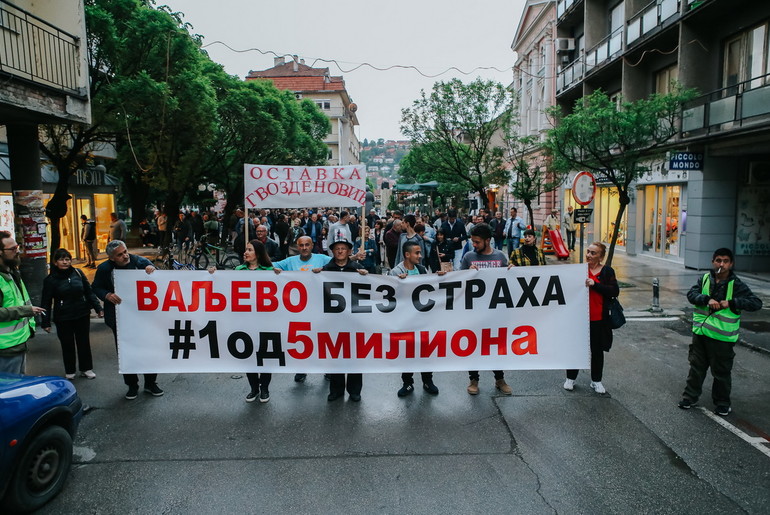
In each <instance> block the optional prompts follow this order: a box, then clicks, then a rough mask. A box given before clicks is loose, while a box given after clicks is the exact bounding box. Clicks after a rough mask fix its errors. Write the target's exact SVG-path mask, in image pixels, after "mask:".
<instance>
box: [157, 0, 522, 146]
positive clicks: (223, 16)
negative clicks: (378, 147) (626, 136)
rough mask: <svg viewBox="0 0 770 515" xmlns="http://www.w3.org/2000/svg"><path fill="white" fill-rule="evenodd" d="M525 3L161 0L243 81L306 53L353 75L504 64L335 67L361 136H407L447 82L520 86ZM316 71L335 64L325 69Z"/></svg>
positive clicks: (489, 0) (308, 57)
mask: <svg viewBox="0 0 770 515" xmlns="http://www.w3.org/2000/svg"><path fill="white" fill-rule="evenodd" d="M524 1H525V0H476V1H470V2H469V1H462V0H384V1H380V2H371V1H366V0H328V1H326V2H318V1H311V0H165V1H164V0H158V2H157V4H158V5H163V4H165V5H168V6H169V7H170V8H171V9H172V10H174V11H179V12H182V13H184V15H185V16H184V19H185V21H187V22H188V23H190V24H191V25H192V26H193V28H192V32H193V33H197V34H200V35H202V36H203V37H204V45H210V46H207V47H206V50H207V51H208V52H209V55H210V56H211V58H212V59H213V60H214V61H216V62H218V63H221V64H222V65H224V67H225V70H226V71H227V72H228V73H230V74H233V75H237V76H239V77H241V78H243V77H245V76H246V75H247V74H248V72H249V70H264V69H267V68H271V67H272V66H273V56H272V55H262V54H260V53H259V52H257V51H246V52H235V51H233V50H230V49H228V48H226V47H224V46H222V45H220V44H212V43H214V42H215V41H221V42H223V43H226V44H227V45H228V46H230V47H232V48H234V49H236V50H246V49H249V48H259V49H260V50H262V51H268V50H272V51H274V52H277V53H279V54H289V55H291V54H297V55H298V56H299V57H300V58H304V59H305V64H308V65H312V64H313V60H314V59H316V58H323V59H334V60H336V61H338V62H339V63H340V65H341V66H342V68H343V69H345V70H350V69H351V68H353V67H355V66H356V65H358V64H360V63H364V62H368V63H371V64H373V65H375V66H378V67H386V66H391V65H414V66H416V67H418V68H419V69H420V70H421V71H422V72H424V73H426V74H428V75H433V74H437V73H440V72H442V71H444V70H445V69H447V68H449V67H451V66H455V67H457V68H460V69H461V70H463V71H465V72H468V71H470V70H471V69H473V68H476V67H496V68H499V69H501V70H505V71H503V72H497V71H494V70H486V71H484V70H481V71H474V72H473V73H472V74H470V75H461V74H459V73H457V72H456V71H451V72H449V73H446V74H444V75H441V76H440V77H436V78H426V77H422V76H421V75H419V74H418V73H417V72H415V71H414V70H400V69H394V70H389V71H375V70H372V69H370V68H365V67H364V68H360V69H358V70H356V71H349V72H344V71H341V70H340V69H338V68H337V67H336V66H335V65H334V64H333V63H330V64H328V67H329V69H330V72H331V74H332V75H342V76H343V77H344V78H345V85H346V87H347V90H348V93H349V94H350V96H351V98H352V99H353V101H354V102H355V103H356V104H357V105H358V112H357V114H358V120H359V123H360V125H359V127H358V128H357V135H358V137H359V139H360V140H361V141H363V140H364V138H368V139H376V138H385V139H399V138H401V133H400V130H399V120H400V118H401V109H402V108H404V107H408V106H409V105H411V103H412V101H413V100H415V99H417V98H418V96H419V93H420V89H425V90H430V88H431V87H432V85H433V84H434V83H435V82H436V81H438V80H449V79H451V78H453V77H458V78H461V79H462V80H463V81H464V82H468V81H470V80H473V79H474V78H476V77H478V76H481V77H483V78H488V79H493V80H496V81H499V82H501V83H503V84H505V85H506V86H507V85H508V84H510V82H511V80H512V73H511V71H510V69H511V67H512V66H513V64H514V61H515V55H514V53H513V52H512V51H511V41H513V36H514V33H515V31H516V27H517V25H518V21H519V17H520V16H521V10H522V8H523V6H524ZM315 66H316V67H319V68H321V67H326V66H327V65H326V64H325V63H321V62H318V63H316V65H315Z"/></svg>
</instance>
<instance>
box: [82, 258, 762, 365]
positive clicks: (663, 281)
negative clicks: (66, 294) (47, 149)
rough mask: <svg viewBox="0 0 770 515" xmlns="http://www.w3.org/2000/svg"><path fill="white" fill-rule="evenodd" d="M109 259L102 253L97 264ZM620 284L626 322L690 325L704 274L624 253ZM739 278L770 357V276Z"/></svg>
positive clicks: (746, 338)
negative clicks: (656, 308) (754, 305)
mask: <svg viewBox="0 0 770 515" xmlns="http://www.w3.org/2000/svg"><path fill="white" fill-rule="evenodd" d="M128 251H129V252H130V253H131V254H137V255H140V256H143V257H146V258H147V259H149V260H150V261H152V260H153V259H154V258H155V256H156V255H157V249H155V248H150V247H146V248H142V247H138V248H137V247H134V248H130V249H128ZM578 256H579V255H578V253H577V251H576V252H573V253H572V255H571V256H570V260H569V261H557V260H556V258H555V257H553V256H549V257H548V260H549V265H555V266H558V265H559V264H566V263H578V262H579V257H578ZM106 259H107V256H106V254H104V252H102V253H101V254H100V255H99V260H98V261H97V264H98V263H101V262H103V261H105V260H106ZM83 263H84V262H82V261H76V262H75V266H77V267H78V268H80V269H81V270H82V271H83V272H84V273H85V275H86V277H88V279H89V280H90V281H93V278H94V272H95V270H94V269H91V268H83ZM612 268H614V269H615V273H616V274H617V278H618V281H619V282H620V283H621V290H620V297H619V298H620V302H621V304H623V308H624V311H625V315H626V318H632V319H639V318H650V319H654V318H670V317H678V318H681V319H683V320H684V321H686V322H688V323H689V321H690V319H691V315H692V305H691V304H690V303H689V302H688V301H687V292H688V290H689V289H690V288H691V287H692V286H693V285H694V284H695V283H696V282H697V280H698V278H699V277H701V276H702V275H703V274H704V273H705V270H692V269H688V268H685V267H684V265H683V264H682V263H678V262H675V261H669V260H665V259H659V258H654V257H648V256H628V255H627V254H626V253H625V252H622V251H621V252H616V253H615V255H614V256H613V260H612ZM736 273H737V274H738V276H739V277H740V278H741V279H742V280H743V281H744V282H745V283H746V284H747V285H748V286H749V287H750V288H751V290H752V291H753V292H754V294H755V295H757V296H758V297H759V298H760V299H762V302H763V303H764V307H763V308H762V309H761V310H759V311H757V312H755V313H744V314H743V315H742V319H741V340H740V342H739V343H740V344H741V345H744V346H746V347H749V348H751V349H754V350H757V351H760V352H766V353H770V273H762V274H756V273H754V274H745V273H743V272H741V270H740V267H739V268H738V269H737V270H736ZM656 277H657V278H658V280H659V284H660V291H659V295H660V298H659V303H660V308H661V311H660V312H653V311H652V291H653V288H652V281H653V279H654V278H656Z"/></svg>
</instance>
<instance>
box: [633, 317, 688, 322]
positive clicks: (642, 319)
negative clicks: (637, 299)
mask: <svg viewBox="0 0 770 515" xmlns="http://www.w3.org/2000/svg"><path fill="white" fill-rule="evenodd" d="M674 320H679V317H638V318H631V317H626V322H673V321H674Z"/></svg>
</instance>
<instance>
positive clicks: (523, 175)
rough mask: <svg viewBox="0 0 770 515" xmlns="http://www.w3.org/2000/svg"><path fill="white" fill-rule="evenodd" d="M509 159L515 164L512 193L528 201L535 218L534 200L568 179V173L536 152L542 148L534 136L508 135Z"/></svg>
mask: <svg viewBox="0 0 770 515" xmlns="http://www.w3.org/2000/svg"><path fill="white" fill-rule="evenodd" d="M505 141H506V143H507V145H508V151H507V153H508V159H509V161H510V163H511V183H510V186H509V191H510V193H511V194H512V195H513V196H514V197H515V198H517V199H519V200H521V201H522V202H523V203H524V206H525V207H526V208H527V213H528V215H529V218H528V220H530V221H532V220H534V216H533V212H532V201H534V200H536V199H537V198H538V197H539V196H540V195H541V194H543V193H548V192H551V191H554V190H556V189H557V188H558V187H559V185H561V184H562V183H563V182H564V178H565V177H566V172H564V171H561V170H556V169H549V167H548V162H547V160H546V159H544V156H542V155H541V154H539V153H536V152H535V151H536V150H537V149H538V148H539V146H538V141H539V140H538V139H537V138H536V137H534V136H525V137H522V138H506V139H505Z"/></svg>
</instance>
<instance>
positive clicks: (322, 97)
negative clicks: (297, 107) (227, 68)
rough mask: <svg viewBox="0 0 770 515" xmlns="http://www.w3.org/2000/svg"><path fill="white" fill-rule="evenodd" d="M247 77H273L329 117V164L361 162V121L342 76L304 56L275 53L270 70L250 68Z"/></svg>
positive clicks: (325, 140) (276, 82) (277, 86)
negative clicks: (315, 65) (287, 57)
mask: <svg viewBox="0 0 770 515" xmlns="http://www.w3.org/2000/svg"><path fill="white" fill-rule="evenodd" d="M246 80H270V81H272V83H273V84H274V85H275V87H276V88H278V89H282V90H289V91H292V92H294V94H295V95H296V96H297V99H302V98H306V99H309V100H312V101H313V102H315V104H316V105H317V106H318V108H319V109H320V110H321V111H323V113H324V114H325V115H326V116H328V117H329V121H330V122H331V131H330V132H329V134H328V135H327V136H326V138H325V139H324V143H326V145H327V146H328V147H329V164H336V165H349V164H359V163H360V162H361V161H360V154H361V145H360V144H359V142H358V137H357V136H356V133H355V127H356V126H357V125H358V118H357V117H356V109H357V107H356V104H354V103H353V102H352V101H351V99H350V95H348V92H347V89H345V81H344V80H343V78H342V77H337V76H331V75H330V74H329V68H312V67H310V66H307V65H306V64H305V61H304V59H297V58H296V57H295V59H294V60H292V61H289V62H288V63H287V62H286V60H285V59H284V58H283V57H276V58H275V61H274V66H273V67H272V68H269V69H267V70H262V71H250V72H249V74H248V75H247V76H246Z"/></svg>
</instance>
